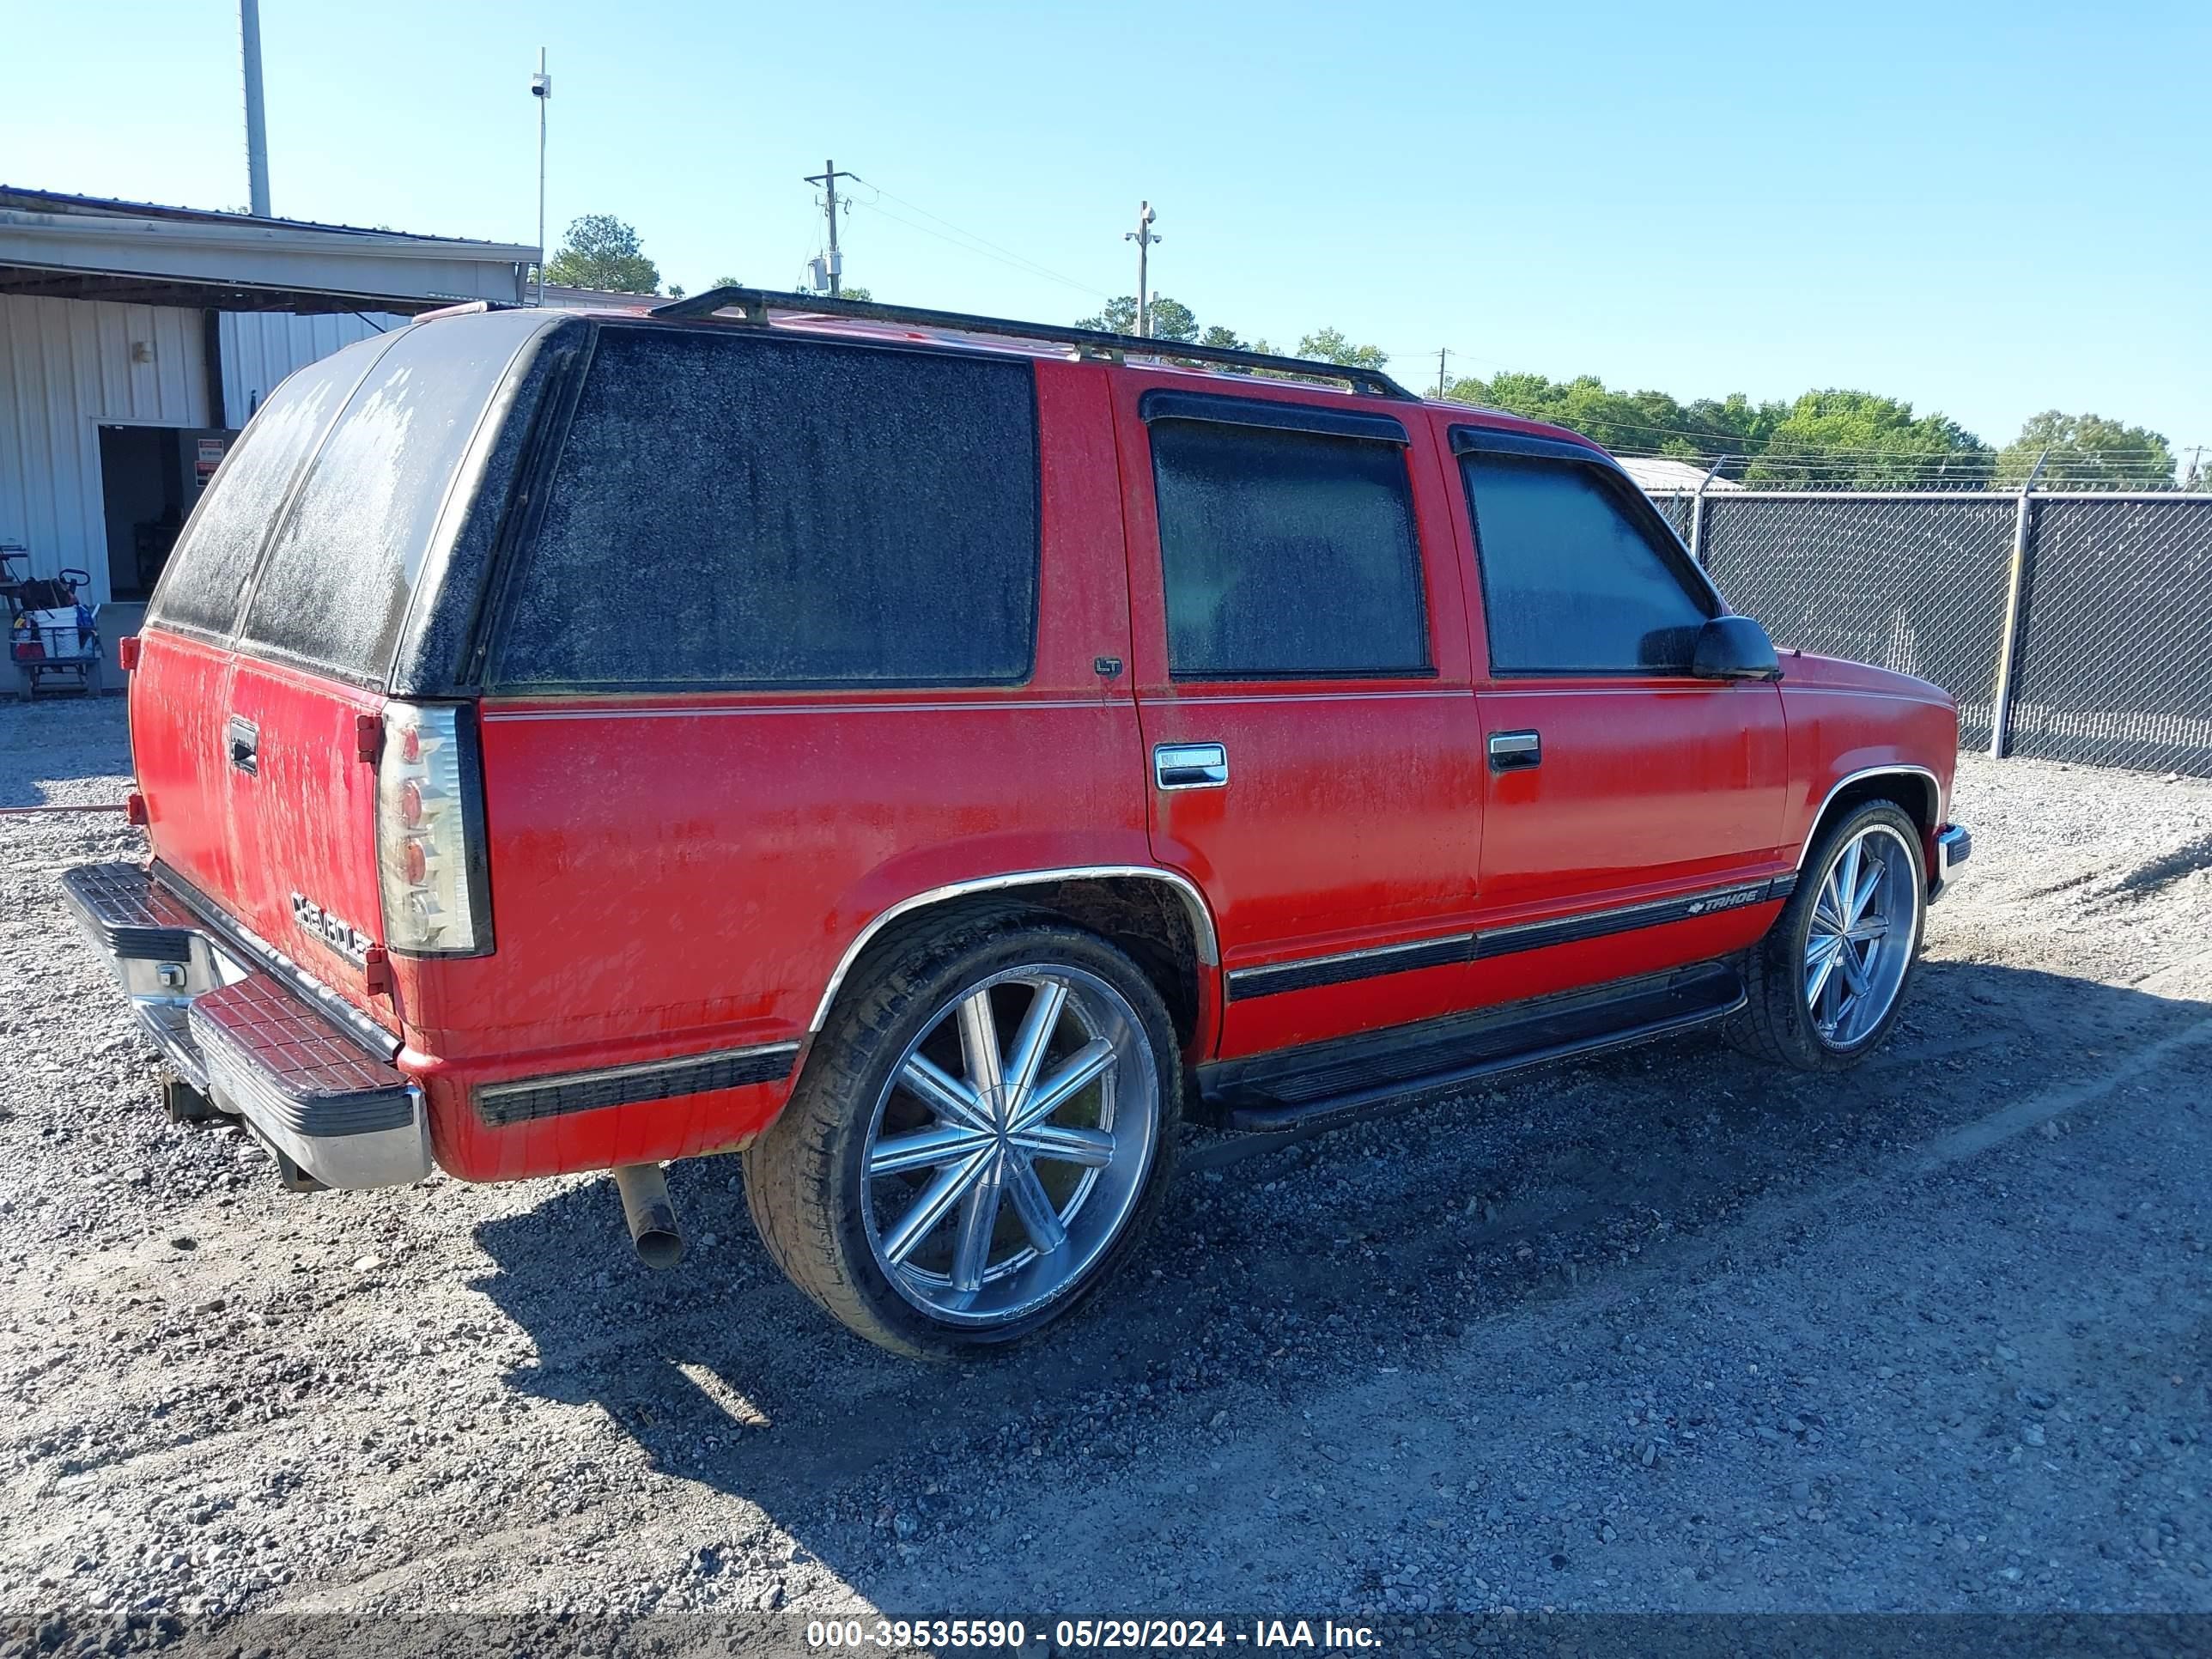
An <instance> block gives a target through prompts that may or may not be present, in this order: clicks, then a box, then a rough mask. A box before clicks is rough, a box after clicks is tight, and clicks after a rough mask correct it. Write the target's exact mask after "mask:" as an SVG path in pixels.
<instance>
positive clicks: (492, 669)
mask: <svg viewBox="0 0 2212 1659" xmlns="http://www.w3.org/2000/svg"><path fill="white" fill-rule="evenodd" d="M590 328H591V336H590V338H589V340H588V342H587V343H586V344H585V346H584V347H583V349H580V351H578V352H577V353H576V355H575V359H574V362H573V363H572V364H571V365H570V366H569V367H568V369H567V370H566V374H567V377H568V378H567V380H566V381H565V383H564V384H562V386H560V387H559V389H558V390H557V392H555V393H554V394H553V396H552V397H551V398H549V400H548V401H549V404H553V403H556V402H557V407H551V408H549V409H548V410H547V416H548V418H547V420H546V422H545V423H544V430H542V431H541V432H539V433H537V434H533V435H532V449H533V454H532V458H531V459H530V460H528V461H527V462H526V463H525V464H524V465H522V466H519V467H518V468H517V480H518V483H522V484H523V485H524V488H523V489H522V491H521V499H520V501H519V502H515V503H511V504H510V507H509V512H510V513H515V510H516V508H517V507H519V508H520V513H519V517H518V518H517V519H516V520H514V521H513V522H511V523H510V524H508V525H507V526H502V532H501V533H502V536H503V537H504V538H505V545H504V546H503V547H502V548H501V549H500V550H498V552H497V554H496V557H497V561H498V562H497V567H496V568H495V569H494V570H493V572H492V573H491V582H492V587H491V591H490V592H489V595H488V597H487V599H486V601H485V604H484V607H483V612H482V613H481V614H480V616H479V617H478V619H477V624H476V632H475V637H474V639H473V641H472V642H471V653H470V675H469V678H470V683H471V685H472V688H473V689H474V690H477V691H478V692H480V693H482V694H483V695H484V696H498V697H531V698H541V699H544V700H547V701H551V700H556V699H560V698H566V697H576V698H585V697H608V696H745V695H750V694H752V693H756V692H759V693H769V694H774V693H790V692H814V691H879V692H885V693H893V694H896V693H898V692H902V691H943V690H988V691H1007V690H1023V689H1024V688H1026V687H1029V686H1031V685H1033V684H1036V677H1037V663H1038V656H1037V653H1038V650H1039V648H1040V647H1041V646H1042V641H1043V635H1044V607H1045V529H1044V446H1045V434H1044V417H1043V411H1042V409H1041V408H1040V406H1039V404H1038V400H1037V375H1036V362H1034V361H1024V362H1022V364H1021V366H1022V368H1024V370H1026V379H1027V381H1028V386H1029V401H1030V446H1029V453H1030V514H1031V523H1032V525H1033V526H1034V534H1033V536H1032V537H1031V539H1030V580H1031V584H1032V586H1031V598H1032V607H1031V610H1030V622H1029V655H1028V657H1027V659H1025V661H1024V664H1023V665H1022V667H1021V669H1020V670H1019V671H1018V672H1016V673H1014V674H1012V675H1010V676H998V677H994V678H977V677H975V676H969V677H966V678H957V679H954V678H924V677H921V676H913V677H909V678H902V679H898V680H875V679H857V680H831V679H806V680H774V681H770V680H733V679H726V680H713V681H709V680H641V679H635V680H577V681H568V682H560V683H555V682H550V681H548V682H544V683H516V682H512V681H507V680H506V679H504V678H501V662H500V657H501V653H502V651H503V650H504V649H505V647H506V641H507V630H508V628H509V627H510V625H511V623H512V617H513V611H514V610H515V608H516V607H517V606H519V605H520V602H521V596H522V585H523V582H524V580H525V571H526V568H527V566H528V564H529V562H530V561H531V559H532V557H534V556H535V555H536V551H537V542H538V535H539V532H541V531H542V529H543V528H544V518H545V510H546V506H547V503H548V501H549V500H550V497H551V495H552V490H553V483H554V481H555V479H556V477H558V475H559V472H560V468H561V464H562V459H563V457H564V455H565V454H566V453H567V450H568V436H569V433H570V430H571V428H573V427H574V422H575V415H576V410H577V406H578V405H579V404H580V403H581V401H582V399H583V394H584V388H585V386H586V382H587V381H588V380H589V379H590V376H591V372H592V365H593V363H594V362H595V360H596V359H597V357H598V356H599V340H600V337H602V336H604V335H605V334H606V333H608V332H609V331H613V332H615V333H627V332H632V331H635V332H654V333H659V332H671V331H681V332H686V333H690V332H708V331H711V332H714V333H717V334H721V333H728V332H737V333H738V337H744V335H746V334H750V333H753V332H755V331H753V330H750V329H746V330H742V331H733V330H732V325H729V324H726V323H711V322H668V321H653V320H647V319H628V318H623V319H592V322H591V324H590ZM761 332H763V333H765V332H767V331H761ZM770 337H773V338H775V339H776V340H778V341H779V342H784V341H789V340H792V339H793V338H796V339H798V340H799V341H800V342H802V343H805V344H808V345H823V346H829V347H833V348H836V349H842V350H848V351H866V352H878V353H885V352H888V353H893V354H896V355H899V356H910V357H949V358H955V359H967V360H970V361H973V360H976V359H981V360H982V361H985V362H1005V361H1006V356H1005V354H1003V353H1000V352H994V351H975V350H963V349H961V348H959V347H958V346H949V345H939V344H936V343H927V342H915V341H905V340H866V339H853V338H848V337H840V336H837V335H833V334H812V333H807V332H805V331H775V332H774V333H773V334H772V336H770ZM525 474H526V475H527V476H526V477H525Z"/></svg>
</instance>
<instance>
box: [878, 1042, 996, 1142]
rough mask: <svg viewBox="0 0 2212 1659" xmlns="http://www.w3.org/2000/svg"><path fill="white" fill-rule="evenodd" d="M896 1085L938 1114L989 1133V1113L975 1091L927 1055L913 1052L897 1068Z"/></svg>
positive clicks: (963, 1125) (983, 1132)
mask: <svg viewBox="0 0 2212 1659" xmlns="http://www.w3.org/2000/svg"><path fill="white" fill-rule="evenodd" d="M898 1080H899V1085H900V1086H901V1087H902V1088H903V1089H905V1090H906V1091H907V1092H908V1093H909V1094H911V1095H913V1096H914V1097H915V1098H916V1099H918V1100H920V1101H921V1103H922V1104H923V1105H925V1106H927V1107H928V1108H929V1109H930V1110H931V1111H932V1112H933V1113H935V1114H936V1115H938V1116H939V1117H940V1118H943V1119H944V1120H945V1121H947V1122H949V1123H957V1124H959V1125H960V1126H961V1127H963V1128H969V1129H974V1130H975V1131H976V1132H978V1133H982V1134H988V1133H991V1114H990V1111H989V1109H987V1108H986V1107H985V1106H984V1104H983V1103H982V1102H981V1100H979V1099H977V1098H976V1097H975V1091H974V1090H973V1089H971V1088H969V1086H968V1085H966V1084H965V1083H963V1082H962V1081H961V1080H960V1079H958V1078H957V1077H954V1076H952V1075H951V1074H950V1073H947V1072H946V1071H945V1069H944V1068H943V1067H942V1066H939V1065H938V1064H937V1063H936V1062H935V1061H933V1060H930V1059H929V1058H928V1057H927V1056H926V1055H923V1054H909V1055H908V1056H907V1062H906V1064H905V1065H904V1066H901V1067H900V1068H899V1076H898Z"/></svg>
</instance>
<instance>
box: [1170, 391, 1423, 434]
mask: <svg viewBox="0 0 2212 1659" xmlns="http://www.w3.org/2000/svg"><path fill="white" fill-rule="evenodd" d="M1137 418H1138V419H1139V420H1141V421H1142V422H1144V423H1145V424H1146V426H1150V425H1151V424H1152V422H1154V421H1210V422H1213V423H1214V424H1216V425H1218V426H1255V427H1261V428H1271V429H1273V430H1274V431H1277V432H1320V433H1325V434H1327V435H1328V436H1330V437H1333V438H1364V439H1367V440H1368V441H1370V442H1373V443H1381V444H1399V445H1402V446H1410V445H1411V443H1412V440H1411V439H1410V438H1408V437H1407V435H1406V424H1405V422H1402V421H1400V420H1397V419H1395V418H1394V417H1392V416H1389V415H1374V414H1370V413H1368V412H1367V411H1366V410H1354V409H1324V408H1320V407H1318V406H1316V405H1315V404H1285V403H1277V402H1275V401H1274V400H1273V398H1229V397H1224V396H1222V395H1221V394H1219V393H1218V392H1176V391H1172V390H1170V389H1168V388H1165V387H1161V386H1155V387H1153V388H1152V390H1151V391H1149V392H1146V393H1145V394H1144V396H1143V397H1141V398H1138V399H1137Z"/></svg>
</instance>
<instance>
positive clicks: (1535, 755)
mask: <svg viewBox="0 0 2212 1659" xmlns="http://www.w3.org/2000/svg"><path fill="white" fill-rule="evenodd" d="M1543 763H1544V739H1543V738H1542V737H1541V735H1540V734H1538V733H1536V732H1492V733H1491V734H1490V769H1491V770H1492V771H1493V772H1525V771H1527V770H1528V769H1529V768H1530V767H1532V766H1541V765H1542V764H1543Z"/></svg>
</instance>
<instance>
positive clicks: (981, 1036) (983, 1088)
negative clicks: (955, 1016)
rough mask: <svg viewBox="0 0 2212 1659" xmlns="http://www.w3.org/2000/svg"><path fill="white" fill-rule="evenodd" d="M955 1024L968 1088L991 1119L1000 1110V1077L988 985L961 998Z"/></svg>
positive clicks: (996, 1022) (996, 1030)
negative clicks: (958, 1031)
mask: <svg viewBox="0 0 2212 1659" xmlns="http://www.w3.org/2000/svg"><path fill="white" fill-rule="evenodd" d="M959 1024H960V1061H961V1064H962V1066H964V1067H965V1068H966V1070H967V1073H968V1086H969V1088H971V1089H973V1090H974V1091H975V1093H976V1095H977V1096H978V1097H980V1098H981V1101H982V1103H983V1104H984V1106H985V1108H986V1109H987V1110H988V1111H989V1112H990V1113H991V1115H993V1117H994V1118H995V1117H997V1116H998V1115H999V1114H1000V1112H1001V1111H1002V1110H1003V1109H1004V1108H1003V1106H1002V1105H1001V1103H1000V1100H999V1092H1000V1084H1001V1083H1002V1081H1003V1074H1002V1072H1001V1069H1000V1058H999V1020H998V1016H997V1015H995V1014H994V1013H993V1012H991V992H990V987H988V986H986V987H984V988H983V989H981V990H980V991H975V992H971V993H969V994H968V995H967V996H965V997H963V998H962V999H961V1000H960V1012H959Z"/></svg>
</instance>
